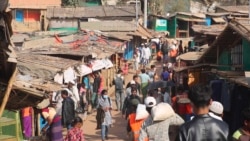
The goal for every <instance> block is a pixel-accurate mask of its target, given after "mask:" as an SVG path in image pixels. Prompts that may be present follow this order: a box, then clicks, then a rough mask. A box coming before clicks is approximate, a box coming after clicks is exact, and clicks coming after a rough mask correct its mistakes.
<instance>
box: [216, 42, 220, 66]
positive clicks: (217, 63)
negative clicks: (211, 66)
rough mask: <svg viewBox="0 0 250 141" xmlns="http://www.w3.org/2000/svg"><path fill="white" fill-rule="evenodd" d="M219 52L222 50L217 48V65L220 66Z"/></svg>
mask: <svg viewBox="0 0 250 141" xmlns="http://www.w3.org/2000/svg"><path fill="white" fill-rule="evenodd" d="M219 50H220V49H219V46H217V50H216V51H217V52H216V53H217V55H216V57H217V58H216V64H217V65H218V64H219Z"/></svg>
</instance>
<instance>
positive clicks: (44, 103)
mask: <svg viewBox="0 0 250 141" xmlns="http://www.w3.org/2000/svg"><path fill="white" fill-rule="evenodd" d="M49 104H50V101H49V99H48V98H46V99H44V100H43V101H41V102H40V103H38V104H37V105H36V108H37V109H43V108H46V107H48V106H49Z"/></svg>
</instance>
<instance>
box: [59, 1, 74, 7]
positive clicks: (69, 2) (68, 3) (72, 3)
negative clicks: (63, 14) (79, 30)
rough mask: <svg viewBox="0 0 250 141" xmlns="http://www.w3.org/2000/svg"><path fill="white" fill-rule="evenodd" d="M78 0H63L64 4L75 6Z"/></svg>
mask: <svg viewBox="0 0 250 141" xmlns="http://www.w3.org/2000/svg"><path fill="white" fill-rule="evenodd" d="M75 4H76V0H62V6H75Z"/></svg>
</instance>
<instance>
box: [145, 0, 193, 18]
mask: <svg viewBox="0 0 250 141" xmlns="http://www.w3.org/2000/svg"><path fill="white" fill-rule="evenodd" d="M189 7H190V1H189V0H150V1H149V11H150V13H151V14H157V15H165V14H166V13H174V12H187V11H189Z"/></svg>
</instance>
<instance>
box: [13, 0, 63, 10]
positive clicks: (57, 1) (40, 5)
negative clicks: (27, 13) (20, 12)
mask: <svg viewBox="0 0 250 141" xmlns="http://www.w3.org/2000/svg"><path fill="white" fill-rule="evenodd" d="M9 4H10V8H26V9H46V8H47V7H48V6H60V5H61V0H25V1H23V0H9Z"/></svg>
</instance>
